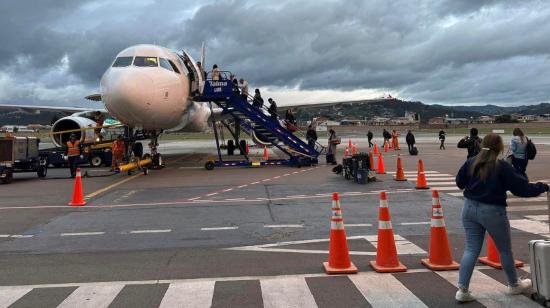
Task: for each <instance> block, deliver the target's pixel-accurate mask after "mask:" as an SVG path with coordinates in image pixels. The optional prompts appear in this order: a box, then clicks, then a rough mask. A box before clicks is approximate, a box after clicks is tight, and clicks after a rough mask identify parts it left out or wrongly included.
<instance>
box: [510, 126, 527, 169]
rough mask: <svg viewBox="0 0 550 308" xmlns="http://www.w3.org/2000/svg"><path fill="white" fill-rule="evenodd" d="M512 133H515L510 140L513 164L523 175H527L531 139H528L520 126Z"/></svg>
mask: <svg viewBox="0 0 550 308" xmlns="http://www.w3.org/2000/svg"><path fill="white" fill-rule="evenodd" d="M512 134H513V135H514V137H512V140H510V151H511V152H512V154H511V155H512V166H514V168H516V170H517V171H519V173H521V174H523V176H525V177H527V173H526V172H525V171H526V170H527V163H528V162H529V160H528V159H527V141H528V140H529V139H527V136H525V134H524V133H523V131H522V130H521V129H520V128H518V127H516V128H514V130H513V132H512Z"/></svg>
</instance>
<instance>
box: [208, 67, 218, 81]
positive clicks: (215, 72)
mask: <svg viewBox="0 0 550 308" xmlns="http://www.w3.org/2000/svg"><path fill="white" fill-rule="evenodd" d="M210 74H211V75H212V80H214V81H218V80H220V79H221V72H220V69H219V68H218V65H217V64H214V66H212V73H210Z"/></svg>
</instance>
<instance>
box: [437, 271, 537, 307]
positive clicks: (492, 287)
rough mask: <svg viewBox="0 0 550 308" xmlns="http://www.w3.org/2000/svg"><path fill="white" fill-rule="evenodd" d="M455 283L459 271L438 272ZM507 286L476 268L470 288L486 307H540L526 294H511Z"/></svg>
mask: <svg viewBox="0 0 550 308" xmlns="http://www.w3.org/2000/svg"><path fill="white" fill-rule="evenodd" d="M436 273H437V274H438V275H440V276H441V277H443V278H444V279H445V280H447V281H448V282H450V283H451V284H453V285H455V286H456V285H457V283H458V271H449V272H436ZM506 289H507V288H506V286H505V285H503V284H501V283H500V282H498V281H496V280H494V279H493V278H491V277H489V276H487V275H485V274H483V273H482V272H480V271H477V270H475V271H474V274H473V275H472V280H471V281H470V290H472V293H473V295H474V296H475V298H476V300H477V301H478V302H479V303H481V304H482V305H484V306H486V307H540V306H539V305H538V304H537V303H535V302H534V301H532V300H530V299H529V298H527V297H525V296H521V295H518V296H510V295H507V294H505V293H506Z"/></svg>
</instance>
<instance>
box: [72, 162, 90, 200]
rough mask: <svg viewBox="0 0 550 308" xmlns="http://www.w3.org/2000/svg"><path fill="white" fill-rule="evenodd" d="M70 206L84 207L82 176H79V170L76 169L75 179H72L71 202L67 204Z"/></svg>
mask: <svg viewBox="0 0 550 308" xmlns="http://www.w3.org/2000/svg"><path fill="white" fill-rule="evenodd" d="M69 205H70V206H83V205H86V202H85V201H84V194H83V192H82V176H81V175H80V168H77V169H76V177H75V179H74V188H73V200H72V201H71V202H69Z"/></svg>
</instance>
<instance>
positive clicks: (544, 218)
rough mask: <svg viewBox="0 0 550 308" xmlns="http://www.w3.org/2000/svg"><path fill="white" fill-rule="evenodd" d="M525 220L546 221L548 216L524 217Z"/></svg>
mask: <svg viewBox="0 0 550 308" xmlns="http://www.w3.org/2000/svg"><path fill="white" fill-rule="evenodd" d="M525 218H528V219H531V220H537V221H547V220H548V215H526V216H525Z"/></svg>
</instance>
